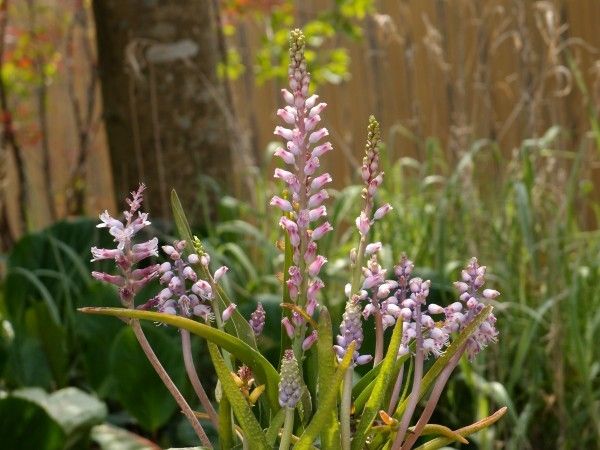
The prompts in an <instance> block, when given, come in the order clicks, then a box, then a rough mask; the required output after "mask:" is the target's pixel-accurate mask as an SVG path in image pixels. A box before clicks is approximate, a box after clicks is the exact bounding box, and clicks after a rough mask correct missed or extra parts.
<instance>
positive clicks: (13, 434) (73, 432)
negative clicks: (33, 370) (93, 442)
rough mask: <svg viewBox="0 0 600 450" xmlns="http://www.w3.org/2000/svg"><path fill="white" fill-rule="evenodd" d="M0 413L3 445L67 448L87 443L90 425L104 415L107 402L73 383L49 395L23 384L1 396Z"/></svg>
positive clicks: (12, 446)
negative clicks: (21, 386)
mask: <svg viewBox="0 0 600 450" xmlns="http://www.w3.org/2000/svg"><path fill="white" fill-rule="evenodd" d="M0 417H2V421H0V435H1V436H2V444H3V445H4V446H6V448H39V449H45V450H46V449H50V450H52V449H57V450H68V449H76V448H82V446H84V445H86V444H88V441H89V434H90V430H91V429H92V427H93V426H94V425H97V424H99V423H101V422H102V421H103V420H104V419H105V418H106V406H105V405H104V404H103V403H102V402H100V401H99V400H98V399H96V398H94V397H92V396H90V395H89V394H86V393H84V392H83V391H80V390H79V389H76V388H72V387H70V388H66V389H62V390H59V391H56V392H54V393H52V394H50V395H48V394H47V393H46V392H44V390H42V389H39V388H26V389H20V390H17V391H14V392H12V393H11V394H10V395H8V396H4V397H3V398H1V399H0Z"/></svg>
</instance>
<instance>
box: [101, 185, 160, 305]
mask: <svg viewBox="0 0 600 450" xmlns="http://www.w3.org/2000/svg"><path fill="white" fill-rule="evenodd" d="M144 190H145V186H144V185H143V184H140V186H139V188H138V189H137V191H134V192H132V193H131V196H130V198H128V199H127V204H128V205H129V210H127V211H123V215H124V217H125V221H120V220H118V219H115V218H114V217H112V216H111V215H110V214H109V213H108V211H104V212H103V213H102V214H100V221H101V223H100V224H99V225H98V228H108V232H109V233H110V235H111V236H113V237H114V241H115V242H116V243H117V247H116V248H111V249H107V248H97V247H92V249H91V251H92V256H93V258H92V262H94V261H100V260H105V259H112V260H114V261H115V262H116V264H117V267H118V268H119V271H120V274H119V275H111V274H108V273H105V272H96V271H94V272H92V276H93V277H94V278H96V279H97V280H100V281H104V282H107V283H111V284H114V285H116V286H118V288H119V294H120V297H121V301H122V302H123V304H124V305H125V306H128V307H131V306H132V305H133V298H134V296H135V294H136V293H137V292H138V291H139V290H140V289H141V288H143V287H144V286H145V285H146V284H148V283H149V282H150V281H151V280H152V279H154V278H156V277H157V276H158V273H159V266H158V264H152V265H149V266H147V267H144V268H139V269H137V268H135V266H136V265H137V264H138V263H139V262H140V261H142V260H144V259H146V258H149V257H151V256H158V239H156V238H152V239H150V240H148V241H146V242H142V243H139V244H134V243H133V239H134V237H135V236H136V234H137V233H138V232H139V231H140V230H142V229H143V228H145V227H147V226H148V225H150V222H149V221H148V214H147V213H143V212H141V211H140V208H141V206H142V201H143V195H144Z"/></svg>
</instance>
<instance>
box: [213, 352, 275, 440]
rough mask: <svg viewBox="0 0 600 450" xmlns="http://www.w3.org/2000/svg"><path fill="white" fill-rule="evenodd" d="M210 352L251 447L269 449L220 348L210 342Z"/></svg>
mask: <svg viewBox="0 0 600 450" xmlns="http://www.w3.org/2000/svg"><path fill="white" fill-rule="evenodd" d="M208 350H209V351H210V356H211V358H212V361H213V365H214V366H215V371H216V372H217V376H218V377H219V381H221V387H222V388H223V392H224V394H225V395H226V396H227V399H228V400H229V403H231V407H232V409H233V413H234V414H235V417H236V418H237V420H238V423H239V424H240V426H241V427H242V430H244V438H245V439H246V442H247V443H248V445H249V447H250V448H252V449H257V450H261V449H264V450H267V449H268V448H269V446H268V444H267V440H266V438H265V435H264V434H263V432H262V429H261V427H260V424H259V423H258V421H257V420H256V417H254V413H253V412H252V409H251V408H250V405H249V404H248V402H247V401H246V399H245V398H244V395H243V394H242V393H241V392H240V388H239V387H238V386H237V385H236V384H235V381H234V380H233V377H232V376H231V372H230V370H229V368H228V367H227V366H226V365H225V360H224V359H223V356H221V352H220V351H219V348H218V347H217V346H216V345H215V344H213V343H212V342H208Z"/></svg>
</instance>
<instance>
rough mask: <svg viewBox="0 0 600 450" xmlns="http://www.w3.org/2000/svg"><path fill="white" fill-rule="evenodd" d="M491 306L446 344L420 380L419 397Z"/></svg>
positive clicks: (401, 409)
mask: <svg viewBox="0 0 600 450" xmlns="http://www.w3.org/2000/svg"><path fill="white" fill-rule="evenodd" d="M492 309H493V308H492V306H491V305H488V306H486V307H485V308H483V309H482V310H481V312H480V313H479V314H477V315H476V316H475V317H474V318H473V321H472V322H471V323H470V324H469V325H467V326H466V327H465V328H464V329H463V330H462V331H461V332H460V333H459V334H458V336H456V338H455V339H454V340H453V341H452V343H451V344H450V345H449V346H448V348H447V349H446V351H445V352H444V354H443V355H442V356H440V357H439V358H438V359H437V360H436V361H435V363H433V365H432V366H431V368H430V369H429V370H428V371H427V373H426V374H425V376H424V377H423V379H422V380H421V389H420V391H419V399H421V398H423V396H424V395H425V393H426V392H427V390H428V389H429V387H430V386H431V384H432V383H433V382H434V381H435V380H436V378H437V377H438V375H439V374H440V372H441V371H442V370H443V369H444V367H446V366H447V365H448V362H449V361H450V359H452V357H453V356H454V355H455V354H456V352H457V351H459V350H460V349H461V348H462V346H463V344H464V343H465V342H467V339H469V337H470V336H471V335H472V334H473V332H474V331H475V330H476V329H477V328H478V327H479V325H481V324H482V323H483V322H484V321H485V320H486V319H487V318H488V316H489V315H490V314H491V313H492ZM409 399H410V397H407V398H405V399H404V401H403V402H402V403H400V405H398V408H396V412H395V413H394V418H395V419H399V418H400V416H401V415H402V413H403V412H404V409H405V408H406V405H408V401H409Z"/></svg>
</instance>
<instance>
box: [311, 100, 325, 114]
mask: <svg viewBox="0 0 600 450" xmlns="http://www.w3.org/2000/svg"><path fill="white" fill-rule="evenodd" d="M326 106H327V103H319V104H318V105H317V106H315V107H314V108H311V109H310V112H309V113H308V117H313V116H316V115H317V114H321V112H323V110H324V109H325V107H326Z"/></svg>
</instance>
